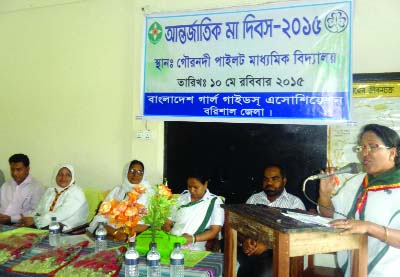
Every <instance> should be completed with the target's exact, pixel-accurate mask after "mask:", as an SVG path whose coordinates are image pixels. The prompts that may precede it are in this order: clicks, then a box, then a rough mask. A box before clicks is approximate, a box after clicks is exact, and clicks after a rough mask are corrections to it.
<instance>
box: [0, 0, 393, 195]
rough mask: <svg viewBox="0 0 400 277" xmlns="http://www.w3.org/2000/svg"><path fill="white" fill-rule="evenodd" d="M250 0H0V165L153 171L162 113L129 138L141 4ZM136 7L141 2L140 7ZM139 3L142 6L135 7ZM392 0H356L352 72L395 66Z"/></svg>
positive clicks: (155, 177) (95, 181) (97, 181)
mask: <svg viewBox="0 0 400 277" xmlns="http://www.w3.org/2000/svg"><path fill="white" fill-rule="evenodd" d="M264 2H268V1H259V0H251V1H250V0H249V1H244V0H229V1H228V0H202V1H189V0H185V1H183V0H168V1H167V0H130V1H128V0H81V1H79V0H1V1H0V39H1V40H0V41H1V43H0V168H1V169H3V171H5V174H6V175H9V172H8V163H7V159H8V157H9V156H10V155H11V154H13V153H16V152H23V153H26V154H28V155H29V156H30V158H31V160H32V166H31V168H32V173H33V174H34V175H35V176H36V177H38V178H39V179H40V180H41V181H43V182H44V183H46V184H48V183H49V181H50V177H51V175H52V170H53V168H54V166H55V164H57V163H60V162H65V161H67V162H71V163H72V164H74V165H75V167H76V169H77V179H78V181H79V183H80V184H82V185H88V186H99V187H103V188H107V187H110V186H113V185H115V184H117V183H119V182H120V180H121V171H122V166H123V164H124V163H125V162H127V161H128V160H130V159H132V158H138V159H141V160H142V161H143V162H144V163H145V165H146V172H147V175H148V178H149V180H150V181H151V182H158V181H161V179H162V173H163V155H164V140H163V135H164V133H163V123H162V122H159V121H149V122H147V128H149V129H150V130H151V131H152V134H153V136H154V138H153V139H152V140H138V139H136V138H135V134H136V132H137V131H139V130H142V129H144V128H145V127H146V122H145V121H141V120H135V116H136V115H139V114H140V103H139V99H140V98H139V94H140V91H141V79H142V73H141V65H142V60H141V59H142V51H143V23H144V13H153V12H168V11H184V10H199V9H212V8H220V7H229V6H238V5H249V4H256V3H264ZM142 8H143V9H142ZM143 10H144V12H143ZM399 10H400V1H398V0H381V1H373V0H357V1H356V3H355V14H354V51H353V53H354V56H353V57H354V62H353V71H354V72H355V73H366V72H399V71H400V57H399V55H398V53H397V50H398V46H399V45H400V36H399V35H398V30H397V26H399V25H400V17H399V16H398V14H397V13H398V11H399Z"/></svg>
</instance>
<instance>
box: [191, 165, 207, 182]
mask: <svg viewBox="0 0 400 277" xmlns="http://www.w3.org/2000/svg"><path fill="white" fill-rule="evenodd" d="M189 178H194V179H196V180H198V181H199V182H200V183H202V184H203V185H204V184H205V183H206V182H208V184H210V178H209V176H208V175H207V173H206V172H204V171H202V170H200V169H198V168H193V169H192V170H191V171H190V172H189V174H188V175H187V179H189Z"/></svg>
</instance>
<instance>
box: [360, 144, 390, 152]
mask: <svg viewBox="0 0 400 277" xmlns="http://www.w3.org/2000/svg"><path fill="white" fill-rule="evenodd" d="M390 148H391V147H389V146H386V145H382V144H369V145H357V146H354V148H353V150H354V152H356V153H361V152H362V151H364V150H367V153H370V152H371V153H374V152H376V151H378V150H379V149H390Z"/></svg>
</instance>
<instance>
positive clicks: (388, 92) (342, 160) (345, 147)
mask: <svg viewBox="0 0 400 277" xmlns="http://www.w3.org/2000/svg"><path fill="white" fill-rule="evenodd" d="M399 107H400V81H390V80H389V81H379V82H355V83H354V84H353V116H352V119H353V120H352V121H349V122H348V123H347V124H345V125H337V126H330V127H329V129H328V153H327V157H328V159H329V160H331V161H332V164H333V165H334V166H339V167H341V166H344V165H346V164H348V163H350V162H358V157H357V153H355V152H354V146H356V145H357V141H358V134H359V132H360V130H361V128H362V126H364V125H366V124H370V123H375V124H381V125H385V126H388V127H390V128H392V129H393V130H395V131H396V132H397V133H399V134H400V124H399V123H400V108H399Z"/></svg>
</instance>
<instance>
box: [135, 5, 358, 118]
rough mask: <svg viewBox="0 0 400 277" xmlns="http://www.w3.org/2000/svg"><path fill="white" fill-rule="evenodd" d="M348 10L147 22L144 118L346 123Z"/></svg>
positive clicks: (187, 15)
mask: <svg viewBox="0 0 400 277" xmlns="http://www.w3.org/2000/svg"><path fill="white" fill-rule="evenodd" d="M352 4H353V2H352V1H351V0H350V1H331V0H325V1H324V0H322V1H290V2H280V3H270V4H263V5H257V6H245V7H237V8H230V9H219V10H206V11H197V12H183V13H176V14H151V15H147V16H146V17H145V20H146V22H145V36H146V37H145V47H144V49H145V51H144V65H143V66H144V68H143V72H144V76H143V77H144V78H143V92H142V104H143V116H144V117H155V118H157V119H161V120H189V121H196V120H199V121H238V122H240V121H246V122H252V121H253V122H256V121H262V122H267V123H268V122H269V123H296V124H299V123H305V124H327V123H332V122H334V123H341V122H346V121H348V120H349V119H350V105H351V103H350V99H351V97H350V96H351V83H352V78H351V76H352V75H351V60H352V58H351V45H352V43H351V41H352Z"/></svg>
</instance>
